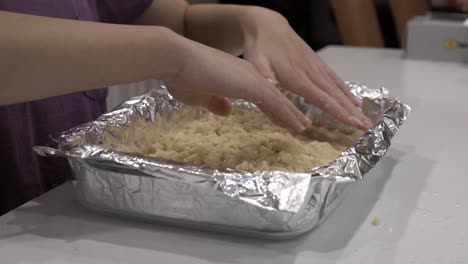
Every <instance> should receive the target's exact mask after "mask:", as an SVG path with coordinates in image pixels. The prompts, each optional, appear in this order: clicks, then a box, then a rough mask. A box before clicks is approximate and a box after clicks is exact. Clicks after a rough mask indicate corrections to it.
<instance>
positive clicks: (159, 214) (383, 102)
mask: <svg viewBox="0 0 468 264" xmlns="http://www.w3.org/2000/svg"><path fill="white" fill-rule="evenodd" d="M348 86H349V87H350V89H351V90H352V92H353V93H354V94H355V95H356V96H357V97H358V98H360V99H361V100H362V102H363V104H362V110H363V112H364V113H365V114H366V115H367V116H368V117H370V118H371V120H372V121H373V123H374V127H373V128H372V129H370V130H369V131H367V132H366V133H365V134H364V135H363V136H362V137H361V138H360V139H359V140H358V142H357V143H356V144H355V145H354V146H353V147H351V148H349V149H348V150H346V151H345V152H343V153H342V154H341V155H340V156H339V157H338V158H337V159H336V160H334V161H332V162H330V163H329V164H328V165H326V166H322V167H318V168H313V169H311V171H310V172H308V173H289V172H278V171H258V172H254V173H247V172H239V171H233V170H216V169H210V168H202V167H197V166H192V165H187V164H180V163H175V162H169V161H164V160H159V159H156V158H152V157H145V156H142V155H139V154H129V153H121V152H116V151H113V150H112V149H109V148H106V147H104V146H103V145H102V143H103V142H105V140H106V138H107V137H113V138H114V139H119V131H121V130H122V129H132V123H133V122H135V121H136V120H145V121H146V122H155V120H157V119H158V118H165V119H166V120H167V121H169V122H170V118H171V113H174V111H177V110H178V109H180V108H181V107H183V105H182V104H181V103H180V102H178V101H177V100H176V99H174V98H173V97H172V96H171V95H169V94H168V92H167V90H166V89H165V87H164V86H163V85H162V86H161V87H158V88H157V89H155V90H153V91H152V92H150V93H148V94H146V95H142V96H139V97H135V98H133V99H131V100H129V101H126V102H124V103H123V104H122V105H121V106H119V107H117V108H116V109H115V110H113V111H112V112H109V113H106V114H104V115H102V116H101V117H100V118H98V119H97V120H96V121H94V122H90V123H87V124H83V125H81V126H79V127H76V128H74V129H71V130H69V131H66V132H64V133H62V134H61V136H60V137H59V138H58V139H56V140H57V142H58V143H59V144H58V148H57V149H52V148H48V147H35V151H36V152H37V153H38V154H40V155H44V156H65V157H67V158H68V160H69V162H70V164H71V166H72V169H73V171H74V188H75V191H76V194H77V197H78V199H79V200H80V201H81V202H82V203H83V204H84V205H85V206H88V207H90V208H92V209H95V210H98V211H102V212H108V213H113V214H119V215H127V216H131V217H138V218H143V219H147V220H150V221H154V220H155V221H163V222H167V223H171V224H180V225H184V226H188V227H195V228H202V229H208V230H211V231H213V230H214V231H220V232H224V231H227V232H233V233H236V234H244V235H254V236H260V237H267V238H290V237H294V236H296V235H299V234H302V233H305V232H307V231H310V230H311V229H312V228H313V227H315V226H316V225H317V224H318V223H320V222H321V221H322V220H323V219H324V218H325V217H326V215H327V214H328V213H329V212H331V211H332V210H333V209H334V208H335V207H336V206H337V205H338V204H339V202H340V201H341V200H342V198H343V196H344V193H345V191H346V190H347V189H348V187H349V186H350V185H351V184H353V183H354V182H356V181H358V180H359V179H362V178H363V177H364V175H365V174H366V173H367V172H369V171H370V170H371V169H372V168H373V167H374V166H375V165H376V164H377V162H378V161H379V160H380V159H381V158H382V157H383V156H384V155H385V153H386V151H387V150H388V148H389V147H390V141H391V139H392V138H393V136H394V135H395V134H396V132H397V131H398V130H399V128H400V126H401V125H402V123H403V122H404V121H405V120H406V119H407V117H408V115H409V113H410V108H409V106H408V105H406V104H404V103H401V102H400V101H399V100H398V99H396V98H392V97H390V96H389V95H388V91H387V90H386V89H385V88H380V89H376V90H373V89H369V88H367V87H366V86H365V85H360V84H353V83H348ZM287 95H288V97H289V98H290V99H291V100H292V101H293V102H294V103H295V104H296V105H297V106H298V108H299V109H301V110H302V111H303V112H304V113H306V114H307V115H308V116H309V117H310V118H311V119H312V120H314V122H319V123H321V124H323V125H326V126H331V127H339V126H342V125H341V124H338V123H337V122H336V121H334V120H333V119H332V118H330V117H329V116H327V115H326V114H324V113H323V112H321V111H320V110H318V109H316V108H315V107H313V106H310V105H309V104H307V103H306V102H305V101H304V99H303V98H301V97H298V96H295V95H292V94H287ZM234 103H235V104H238V105H240V106H242V107H246V108H256V107H255V106H254V105H253V104H250V103H247V102H243V101H235V102H234ZM137 132H138V131H135V133H137Z"/></svg>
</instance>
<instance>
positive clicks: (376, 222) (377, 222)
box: [371, 217, 381, 227]
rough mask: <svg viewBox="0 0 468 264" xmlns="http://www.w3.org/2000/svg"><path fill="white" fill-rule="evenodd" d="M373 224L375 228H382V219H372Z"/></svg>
mask: <svg viewBox="0 0 468 264" xmlns="http://www.w3.org/2000/svg"><path fill="white" fill-rule="evenodd" d="M371 224H372V225H373V226H375V227H378V226H380V224H381V222H380V218H378V217H374V219H372V222H371Z"/></svg>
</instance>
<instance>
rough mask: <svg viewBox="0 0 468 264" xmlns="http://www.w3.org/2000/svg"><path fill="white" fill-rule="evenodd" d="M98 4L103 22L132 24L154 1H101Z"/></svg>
mask: <svg viewBox="0 0 468 264" xmlns="http://www.w3.org/2000/svg"><path fill="white" fill-rule="evenodd" d="M96 2H97V6H98V10H99V14H100V17H101V20H102V21H103V22H107V23H115V24H130V23H132V22H133V21H135V19H137V18H138V17H139V16H141V15H142V14H143V12H145V10H146V9H147V8H148V7H149V6H150V4H151V3H152V2H153V0H99V1H96Z"/></svg>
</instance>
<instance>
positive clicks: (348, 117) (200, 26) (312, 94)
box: [137, 0, 372, 129]
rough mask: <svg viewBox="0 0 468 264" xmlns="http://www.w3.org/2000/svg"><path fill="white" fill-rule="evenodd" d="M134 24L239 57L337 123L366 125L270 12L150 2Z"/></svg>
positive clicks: (324, 69) (340, 86)
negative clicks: (176, 34) (164, 28)
mask: <svg viewBox="0 0 468 264" xmlns="http://www.w3.org/2000/svg"><path fill="white" fill-rule="evenodd" d="M137 23H142V24H153V25H154V24H156V25H165V26H169V27H171V28H172V29H173V30H175V31H177V32H179V33H182V32H183V33H184V35H185V36H186V37H187V38H190V39H192V40H194V41H197V42H199V43H203V44H205V45H208V46H210V47H213V48H216V49H220V50H223V51H225V52H228V53H230V54H233V55H240V54H243V55H244V58H245V60H247V61H249V62H250V63H251V64H252V65H253V66H254V67H255V68H256V70H257V71H258V72H259V73H260V74H261V75H262V76H263V77H264V78H265V79H270V80H273V81H277V82H279V83H280V84H281V85H282V86H284V87H285V88H287V89H289V90H291V91H292V92H293V93H296V94H298V95H301V96H303V97H304V98H305V99H306V100H307V101H308V102H310V103H311V104H314V105H315V106H317V107H319V108H321V109H322V110H323V111H325V112H326V113H328V114H330V115H331V116H333V117H335V118H336V119H338V120H339V121H341V122H343V123H346V124H348V125H352V126H356V127H360V128H363V129H368V128H369V127H370V126H371V125H372V123H371V121H370V120H369V119H368V118H367V117H365V116H364V115H363V114H362V113H361V112H360V111H359V109H358V107H357V106H358V105H359V102H358V101H357V99H356V98H355V97H354V96H353V95H352V94H351V92H350V91H349V89H348V87H346V85H345V84H344V82H343V81H342V80H341V79H340V78H339V77H338V75H336V73H335V72H333V71H332V70H331V69H330V68H329V67H328V66H327V65H326V64H325V63H324V62H323V61H322V60H321V59H320V57H319V56H318V55H317V54H316V53H315V52H314V51H313V50H312V49H311V48H310V47H309V46H308V45H307V44H306V43H305V42H304V41H303V40H302V39H301V38H300V37H299V36H298V35H297V34H296V33H295V32H294V30H293V29H292V28H291V27H290V26H289V24H288V22H287V21H286V19H285V18H284V17H282V16H281V15H280V14H278V13H276V12H273V11H271V10H268V9H264V8H259V7H252V6H238V5H216V4H200V5H187V3H186V2H185V1H184V0H156V1H154V2H153V5H151V6H150V8H148V10H147V11H146V12H145V14H144V15H143V16H142V18H141V19H140V20H139V21H137Z"/></svg>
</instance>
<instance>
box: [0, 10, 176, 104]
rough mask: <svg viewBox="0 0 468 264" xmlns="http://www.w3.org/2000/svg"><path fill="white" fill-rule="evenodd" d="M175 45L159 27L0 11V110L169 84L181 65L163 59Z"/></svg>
mask: <svg viewBox="0 0 468 264" xmlns="http://www.w3.org/2000/svg"><path fill="white" fill-rule="evenodd" d="M174 41H175V38H174V37H173V36H171V33H170V31H169V30H168V29H166V28H163V27H137V26H122V25H111V24H102V23H92V22H80V21H71V20H63V19H54V18H47V17H40V16H31V15H23V14H16V13H9V12H1V11H0V81H1V86H0V87H1V89H0V104H1V105H4V104H12V103H17V102H24V101H30V100H35V99H41V98H45V97H50V96H56V95H62V94H66V93H71V92H76V91H81V90H87V89H93V88H97V87H105V86H108V85H113V84H119V83H129V82H134V81H140V80H144V79H149V78H160V79H165V78H168V77H170V76H172V75H174V74H175V72H177V70H178V67H179V65H180V62H181V60H179V61H178V59H176V60H171V59H170V58H169V57H168V56H170V54H172V53H173V51H172V49H175V47H171V46H172V45H171V42H174ZM155 57H158V58H161V59H160V60H154V58H155ZM172 58H174V57H172ZM167 62H173V63H171V64H168V63H167Z"/></svg>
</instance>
